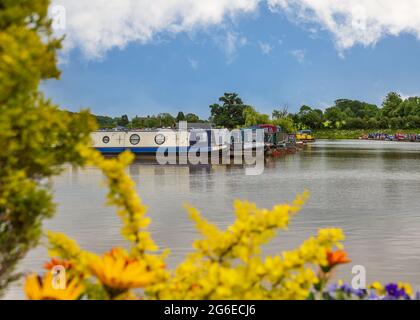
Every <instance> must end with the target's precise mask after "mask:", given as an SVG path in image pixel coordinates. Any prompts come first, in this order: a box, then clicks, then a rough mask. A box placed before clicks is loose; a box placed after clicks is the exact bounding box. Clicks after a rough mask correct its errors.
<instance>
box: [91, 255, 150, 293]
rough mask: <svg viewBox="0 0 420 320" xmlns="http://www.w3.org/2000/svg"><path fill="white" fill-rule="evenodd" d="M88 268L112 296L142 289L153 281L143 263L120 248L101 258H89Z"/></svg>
mask: <svg viewBox="0 0 420 320" xmlns="http://www.w3.org/2000/svg"><path fill="white" fill-rule="evenodd" d="M88 266H89V269H90V271H91V273H92V274H93V275H94V276H95V277H97V278H98V279H99V281H100V282H101V283H102V284H103V285H104V287H105V288H106V289H107V291H108V292H109V293H113V294H119V293H123V292H125V291H127V290H129V289H134V288H141V287H144V286H146V285H148V284H150V283H152V281H153V279H154V273H153V272H151V271H149V270H148V267H147V264H146V263H145V262H144V261H140V260H137V259H133V258H130V257H129V255H128V254H127V252H126V251H125V250H123V249H120V248H114V249H112V250H111V251H110V252H109V253H106V254H104V255H103V256H102V257H98V256H93V257H91V259H90V262H89V263H88Z"/></svg>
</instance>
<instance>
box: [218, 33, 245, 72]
mask: <svg viewBox="0 0 420 320" xmlns="http://www.w3.org/2000/svg"><path fill="white" fill-rule="evenodd" d="M214 40H215V42H216V44H217V46H218V47H219V48H220V49H221V50H222V51H223V52H224V53H225V55H226V60H227V61H226V62H227V63H228V64H231V63H232V62H233V61H234V60H235V58H236V55H237V51H238V49H239V48H241V47H243V46H245V45H247V44H248V39H247V38H246V37H244V36H242V35H240V34H239V33H237V32H234V31H227V32H226V34H225V35H223V36H217V37H215V38H214Z"/></svg>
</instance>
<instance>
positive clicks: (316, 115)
mask: <svg viewBox="0 0 420 320" xmlns="http://www.w3.org/2000/svg"><path fill="white" fill-rule="evenodd" d="M295 118H296V121H297V122H298V123H299V125H300V127H301V128H306V129H308V128H309V129H318V128H321V127H322V123H323V122H324V117H323V112H322V111H321V110H318V109H316V110H314V109H312V108H311V107H309V106H306V105H303V106H302V107H301V108H300V110H299V112H298V114H297V115H296V117H295Z"/></svg>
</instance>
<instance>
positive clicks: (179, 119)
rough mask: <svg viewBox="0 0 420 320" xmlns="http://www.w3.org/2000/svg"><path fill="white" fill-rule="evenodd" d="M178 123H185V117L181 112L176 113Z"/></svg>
mask: <svg viewBox="0 0 420 320" xmlns="http://www.w3.org/2000/svg"><path fill="white" fill-rule="evenodd" d="M179 121H185V115H184V112H182V111H180V112H178V115H177V116H176V122H179Z"/></svg>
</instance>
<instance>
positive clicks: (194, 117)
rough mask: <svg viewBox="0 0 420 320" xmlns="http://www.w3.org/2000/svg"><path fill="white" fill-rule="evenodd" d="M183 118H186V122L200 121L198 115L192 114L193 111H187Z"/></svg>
mask: <svg viewBox="0 0 420 320" xmlns="http://www.w3.org/2000/svg"><path fill="white" fill-rule="evenodd" d="M185 120H187V121H188V122H200V117H199V116H197V115H196V114H194V113H188V114H187V115H186V116H185Z"/></svg>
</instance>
